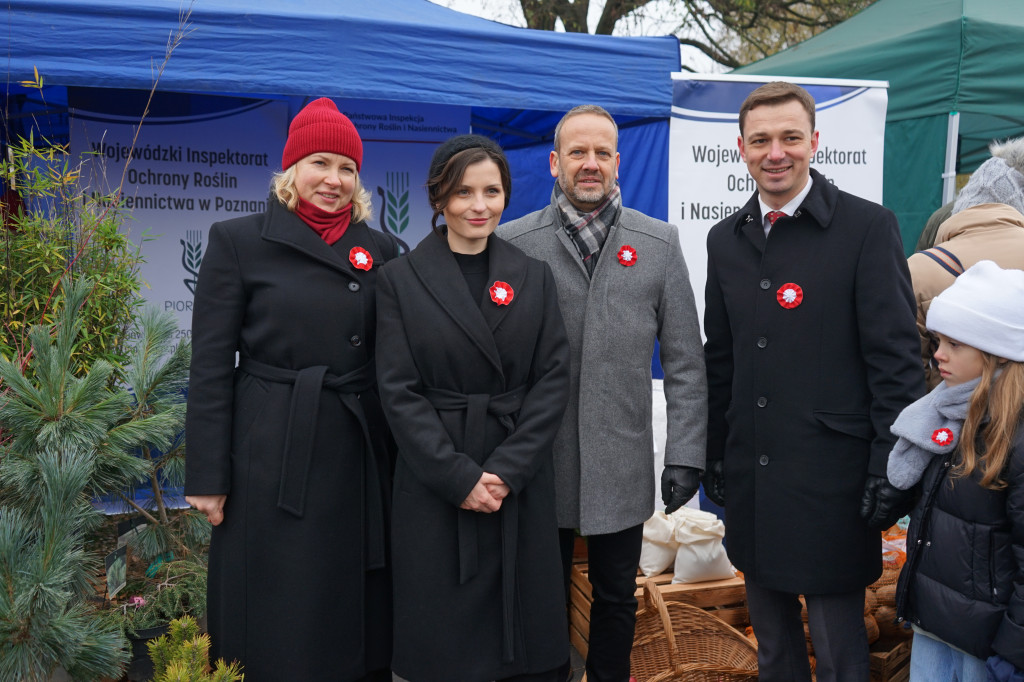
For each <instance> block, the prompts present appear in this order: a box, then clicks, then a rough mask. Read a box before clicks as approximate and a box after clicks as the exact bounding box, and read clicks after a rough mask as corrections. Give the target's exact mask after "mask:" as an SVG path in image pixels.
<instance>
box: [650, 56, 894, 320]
mask: <svg viewBox="0 0 1024 682" xmlns="http://www.w3.org/2000/svg"><path fill="white" fill-rule="evenodd" d="M672 77H673V89H672V90H673V92H672V120H671V124H670V130H669V144H670V152H669V191H668V197H669V205H668V219H669V222H671V223H673V224H675V225H676V226H678V228H679V238H680V242H681V244H682V248H683V254H684V255H685V257H686V264H687V267H688V268H689V271H690V282H691V284H692V286H693V290H694V293H695V295H696V299H697V307H698V311H699V312H700V313H701V317H703V310H704V283H705V280H706V279H707V248H706V241H707V235H708V232H709V231H710V230H711V228H712V227H713V226H714V225H715V224H716V223H718V222H719V221H720V220H723V219H724V218H726V217H728V216H729V215H731V214H732V213H734V212H736V211H738V210H739V209H740V208H742V207H743V206H744V205H745V204H746V203H747V201H748V200H750V198H751V197H752V196H753V194H754V192H756V191H757V186H756V185H755V183H754V179H753V178H752V177H751V176H750V174H749V173H748V172H747V166H746V164H745V163H744V162H743V159H742V158H740V150H739V144H738V138H739V110H740V105H742V103H743V100H744V99H746V97H747V95H749V94H750V93H751V92H752V91H753V90H755V89H756V88H758V87H760V86H761V85H763V84H764V83H766V82H768V81H772V80H792V81H793V82H795V83H797V84H799V85H801V86H803V87H804V88H806V89H807V91H808V92H810V93H811V95H812V96H813V97H814V101H815V105H816V107H815V109H816V111H815V118H816V122H815V123H816V127H817V129H818V131H819V135H820V137H819V144H818V151H817V153H816V154H815V155H814V157H813V158H812V160H811V166H812V167H813V168H814V169H815V170H817V171H818V172H820V173H821V174H822V175H824V176H825V177H826V178H827V179H828V181H829V182H832V183H834V184H835V185H836V186H838V187H839V188H840V189H843V190H844V191H847V192H850V193H851V194H856V195H858V196H861V197H864V198H865V199H869V200H871V201H875V202H878V203H881V201H882V151H883V144H884V139H885V109H886V103H887V96H886V87H887V86H886V83H884V82H879V81H841V80H832V79H783V78H779V77H760V76H729V75H720V76H695V75H691V74H672Z"/></svg>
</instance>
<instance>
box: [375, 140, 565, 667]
mask: <svg viewBox="0 0 1024 682" xmlns="http://www.w3.org/2000/svg"><path fill="white" fill-rule="evenodd" d="M510 192H511V178H510V175H509V168H508V162H507V161H506V159H505V155H504V153H503V152H502V151H501V148H500V147H498V145H496V144H495V143H494V142H493V141H491V140H489V139H488V138H486V137H482V136H479V135H460V136H458V137H454V138H452V139H450V140H448V141H446V142H444V143H442V144H441V145H440V146H439V147H438V148H437V150H436V151H435V152H434V155H433V159H432V160H431V163H430V171H429V177H428V180H427V194H428V196H429V200H430V205H431V208H432V209H433V214H434V215H433V220H432V222H431V224H432V227H433V228H434V229H433V231H432V232H431V233H430V234H428V235H427V236H426V237H425V238H424V239H423V241H422V242H421V243H420V244H419V245H418V246H417V247H416V248H415V249H413V250H412V252H411V253H409V255H408V256H407V257H405V258H403V259H400V260H396V261H394V262H392V263H389V264H388V265H387V266H386V267H384V268H383V269H382V270H381V273H380V279H379V294H378V297H377V339H378V352H379V355H380V357H381V361H380V362H379V363H378V365H377V374H378V381H379V384H380V389H381V397H382V399H383V404H384V409H385V412H386V414H387V418H388V422H389V424H390V425H391V428H392V431H393V433H394V436H395V440H396V441H397V444H398V460H397V464H396V469H395V488H394V508H393V518H394V523H393V531H392V532H393V539H392V551H393V556H394V587H395V593H394V596H395V602H394V603H395V638H394V660H393V669H394V671H395V673H397V674H398V675H399V676H401V677H402V678H404V679H406V680H410V681H411V682H491V681H492V680H502V681H505V682H511V681H515V682H556V681H557V680H558V668H559V667H560V665H561V664H562V662H563V661H564V659H565V657H566V652H567V651H568V646H569V642H568V636H567V624H566V613H565V607H564V593H563V588H562V581H561V579H560V576H561V570H560V556H559V546H558V525H557V521H556V518H555V491H554V468H553V463H552V444H553V442H554V439H555V433H556V432H557V430H558V426H559V424H560V423H561V420H562V413H563V412H564V411H565V406H566V402H567V400H568V391H569V344H568V340H567V338H566V333H565V327H564V325H563V322H562V316H561V313H560V312H559V308H558V296H557V292H556V290H555V280H554V277H553V276H552V274H551V270H550V269H549V268H548V266H547V265H545V264H544V263H542V262H540V261H537V260H534V259H532V258H528V257H527V256H526V255H525V254H523V252H522V251H520V250H519V249H517V248H515V247H514V246H511V245H510V244H508V243H507V242H505V241H503V240H501V239H499V238H498V237H497V236H495V235H494V234H493V232H494V229H495V228H496V227H497V226H498V221H499V220H500V218H501V214H502V212H503V211H504V209H505V208H506V207H507V206H508V202H509V197H510ZM440 218H443V220H444V222H443V224H440V225H439V224H438V219H440Z"/></svg>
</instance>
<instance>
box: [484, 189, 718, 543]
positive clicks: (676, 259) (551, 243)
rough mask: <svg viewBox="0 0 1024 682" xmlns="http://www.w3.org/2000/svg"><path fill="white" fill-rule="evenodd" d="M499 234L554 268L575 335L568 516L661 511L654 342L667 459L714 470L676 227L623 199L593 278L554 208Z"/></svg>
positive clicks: (621, 517)
mask: <svg viewBox="0 0 1024 682" xmlns="http://www.w3.org/2000/svg"><path fill="white" fill-rule="evenodd" d="M498 234H499V235H500V236H501V237H503V238H504V239H507V240H508V241H509V242H511V243H512V244H514V245H515V246H518V247H519V248H520V249H522V250H523V251H525V252H526V254H527V255H529V256H532V257H534V258H538V259H540V260H543V261H546V262H547V263H548V264H549V265H550V266H551V269H552V271H553V272H554V274H555V281H556V283H557V284H558V300H559V304H560V306H561V309H562V316H563V317H564V319H565V327H566V331H567V332H568V335H569V347H570V350H571V351H572V359H571V365H570V381H571V383H570V393H569V405H568V408H567V409H566V412H565V418H564V419H563V420H562V426H561V428H560V430H559V431H558V435H557V436H556V439H555V451H554V452H555V485H556V501H557V504H558V525H559V526H560V527H561V528H578V529H579V531H580V533H581V534H583V535H597V534H604V533H614V532H618V531H620V530H623V529H625V528H629V527H632V526H635V525H637V524H640V523H643V522H644V521H646V520H647V519H648V518H650V516H651V515H652V514H653V513H654V489H655V485H654V477H655V471H654V437H653V427H652V424H651V418H652V417H651V402H652V394H651V358H652V357H653V355H654V344H655V340H657V341H658V343H659V345H660V358H661V366H662V368H663V369H664V371H665V398H666V402H667V412H668V438H667V441H666V445H665V464H666V465H669V464H680V465H686V466H691V467H697V468H700V469H703V468H704V450H705V433H706V428H707V384H706V377H705V373H704V357H703V352H702V347H701V336H700V326H699V324H698V320H697V311H696V307H695V306H694V297H693V290H692V289H691V287H690V279H689V274H688V272H687V269H686V263H685V261H684V260H683V253H682V250H681V249H680V246H679V234H678V232H677V231H676V228H675V227H674V226H672V225H669V224H668V223H665V222H662V221H660V220H655V219H653V218H649V217H647V216H645V215H644V214H642V213H640V212H639V211H635V210H633V209H629V208H625V207H624V208H623V209H622V213H621V216H620V219H619V221H618V224H617V225H614V226H612V228H611V230H610V231H609V234H608V238H607V240H606V241H605V244H604V247H603V248H602V250H601V255H600V260H599V261H598V264H597V268H596V269H595V270H594V275H593V279H591V278H589V277H588V276H587V272H586V270H585V269H584V266H583V263H582V261H581V260H580V257H579V254H578V252H577V251H576V247H575V246H574V245H573V244H572V241H571V239H570V238H569V236H568V235H567V234H566V233H565V230H563V229H562V228H561V226H560V225H559V222H558V218H557V213H556V209H555V208H554V207H553V206H548V207H546V208H544V209H542V210H540V211H537V212H535V213H531V214H530V215H527V216H524V217H522V218H519V219H518V220H514V221H512V222H509V223H506V224H505V225H502V226H500V227H499V228H498ZM626 245H628V246H631V247H632V248H633V249H634V250H635V252H636V262H635V263H634V264H633V265H631V266H624V265H622V264H621V263H620V262H619V260H618V253H619V251H620V249H621V248H622V247H623V246H626Z"/></svg>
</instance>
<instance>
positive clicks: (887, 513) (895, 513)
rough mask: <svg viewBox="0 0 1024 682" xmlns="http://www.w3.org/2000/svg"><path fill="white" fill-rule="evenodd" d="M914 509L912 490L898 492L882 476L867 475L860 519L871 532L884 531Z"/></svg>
mask: <svg viewBox="0 0 1024 682" xmlns="http://www.w3.org/2000/svg"><path fill="white" fill-rule="evenodd" d="M913 508H914V489H913V488H911V489H910V490H900V489H899V488H897V487H896V486H894V485H893V484H891V483H889V480H888V479H887V478H885V477H884V476H872V475H871V474H868V480H867V482H866V483H865V484H864V497H863V498H861V502H860V517H861V518H862V519H864V522H865V523H866V524H867V525H868V528H870V529H871V530H885V529H886V528H889V527H890V526H892V524H894V523H896V522H897V521H899V520H900V519H902V518H903V517H904V516H906V515H907V514H909V513H910V510H911V509H913Z"/></svg>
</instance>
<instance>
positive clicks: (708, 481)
mask: <svg viewBox="0 0 1024 682" xmlns="http://www.w3.org/2000/svg"><path fill="white" fill-rule="evenodd" d="M724 469H725V462H724V461H722V460H720V459H714V460H708V466H707V468H706V469H704V481H703V482H704V494H705V495H707V497H708V499H709V500H711V501H712V502H714V503H715V504H717V505H718V506H719V507H724V506H725V473H724Z"/></svg>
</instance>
